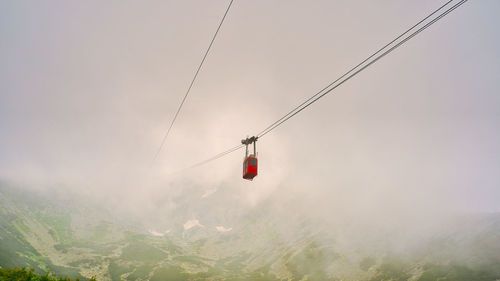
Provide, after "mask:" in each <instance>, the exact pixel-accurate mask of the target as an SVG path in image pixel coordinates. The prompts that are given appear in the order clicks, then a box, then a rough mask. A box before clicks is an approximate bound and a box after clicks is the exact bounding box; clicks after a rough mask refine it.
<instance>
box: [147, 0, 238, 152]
mask: <svg viewBox="0 0 500 281" xmlns="http://www.w3.org/2000/svg"><path fill="white" fill-rule="evenodd" d="M233 1H234V0H231V2H229V5H228V6H227V9H226V12H225V13H224V16H223V17H222V20H221V21H220V23H219V26H218V27H217V30H216V31H215V33H214V36H213V37H212V40H211V41H210V44H209V45H208V48H207V50H206V51H205V55H203V59H202V60H201V62H200V64H199V65H198V69H196V72H195V74H194V77H193V79H192V80H191V83H190V84H189V87H188V89H187V91H186V94H184V98H182V101H181V104H180V105H179V108H177V111H176V112H175V115H174V118H173V119H172V122H170V126H169V127H168V129H167V131H166V133H165V135H164V137H163V139H162V141H161V144H160V147H159V148H158V151H157V152H156V154H155V156H154V158H153V162H154V161H155V160H156V158H158V155H159V154H160V152H161V150H162V148H163V145H164V144H165V141H166V140H167V138H168V135H169V134H170V131H171V130H172V127H173V126H174V123H175V120H177V116H179V112H181V108H182V106H183V105H184V102H185V101H186V98H187V97H188V95H189V93H190V91H191V88H192V87H193V85H194V82H195V80H196V78H197V77H198V73H200V70H201V67H202V66H203V63H204V62H205V59H206V58H207V56H208V53H209V52H210V49H211V48H212V45H213V44H214V41H215V38H216V37H217V34H218V33H219V30H220V28H221V26H222V23H224V20H225V19H226V16H227V13H228V12H229V9H230V8H231V5H232V4H233Z"/></svg>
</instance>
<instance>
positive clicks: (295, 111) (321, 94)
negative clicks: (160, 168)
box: [186, 0, 468, 169]
mask: <svg viewBox="0 0 500 281" xmlns="http://www.w3.org/2000/svg"><path fill="white" fill-rule="evenodd" d="M452 1H454V0H450V1H448V2H447V3H445V4H444V5H443V6H441V7H440V8H438V9H437V10H435V11H434V12H432V13H431V14H430V15H429V16H427V17H425V18H424V19H423V20H421V21H419V22H418V23H417V24H415V25H414V26H412V27H411V28H410V29H408V30H407V31H405V32H404V33H402V34H401V35H399V36H398V37H397V38H396V39H394V40H392V41H391V42H390V43H388V44H386V45H385V46H384V47H382V48H381V49H379V50H378V51H377V52H375V53H374V54H372V55H371V56H369V57H368V58H367V59H365V60H363V61H362V62H361V63H359V64H358V65H356V66H355V67H354V68H352V69H351V70H349V71H348V72H346V73H345V74H344V75H342V76H341V77H339V78H338V79H336V80H335V81H334V82H332V83H330V84H329V85H328V86H327V87H325V88H323V89H322V90H321V91H319V92H318V93H316V94H315V95H313V96H312V97H310V98H309V99H307V100H306V101H304V102H303V103H302V104H300V105H299V106H297V107H295V108H294V109H293V110H291V111H290V112H288V113H287V114H285V115H284V116H283V117H281V118H280V119H278V120H277V121H275V122H274V123H272V124H271V125H269V126H268V127H267V128H266V129H264V130H262V131H261V132H260V133H259V134H257V135H256V136H257V137H258V138H261V137H263V136H265V135H266V134H268V133H269V132H271V131H272V130H274V129H275V128H277V127H278V126H280V125H281V124H283V123H284V122H286V121H287V120H289V119H290V118H292V117H293V116H295V115H297V114H298V113H299V112H301V111H302V110H304V109H306V108H307V107H309V106H310V105H311V104H313V103H315V102H316V101H318V100H319V99H321V98H322V97H324V96H325V95H327V94H328V93H330V92H331V91H333V90H334V89H336V88H337V87H339V86H340V85H342V84H344V83H345V82H347V81H348V80H350V79H351V78H353V77H354V76H356V75H357V74H359V73H360V72H361V71H363V70H365V69H366V68H368V67H369V66H371V65H372V64H374V63H375V62H377V61H378V60H380V59H381V58H383V57H385V56H386V55H388V54H389V53H391V52H392V51H394V50H395V49H397V48H398V47H400V46H401V45H403V44H404V43H406V42H407V41H408V40H410V39H411V38H413V37H415V36H416V35H417V34H419V33H420V32H422V31H424V30H425V29H427V28H428V27H429V26H431V25H433V24H434V23H436V22H437V21H439V20H440V19H442V18H443V17H444V16H446V15H448V14H449V13H450V12H452V11H453V10H455V9H456V8H458V7H460V6H461V5H463V4H464V3H465V2H467V1H468V0H461V1H459V2H458V3H456V4H455V5H453V6H452V7H451V8H449V9H447V10H446V11H444V12H443V13H441V14H440V15H439V16H437V17H435V18H434V19H432V20H431V21H430V22H428V23H426V24H425V25H424V26H422V27H421V28H419V29H417V30H416V31H415V32H413V33H411V34H410V35H408V36H407V37H405V38H404V39H403V40H401V41H400V42H398V43H397V44H396V45H394V46H392V47H391V48H389V49H388V50H386V51H385V52H383V53H382V54H380V55H378V56H377V57H375V58H374V59H373V60H371V61H370V62H368V63H367V64H366V65H364V66H363V67H361V68H359V69H358V70H356V71H355V72H353V71H354V70H355V69H357V68H358V67H359V66H361V65H363V64H364V63H365V62H367V61H368V60H370V59H371V58H373V57H374V56H376V55H377V54H378V53H380V52H381V51H382V50H384V49H385V48H387V47H388V46H389V45H391V44H393V43H394V42H396V41H397V40H398V39H400V38H401V37H403V36H404V35H406V34H407V33H408V32H410V31H411V30H413V29H414V28H415V27H417V26H418V25H420V24H421V23H423V22H424V21H426V20H427V19H429V18H430V17H431V16H432V15H434V14H435V13H436V12H438V11H439V10H441V9H442V8H444V7H445V6H447V5H448V4H449V3H451V2H452ZM351 72H353V73H352V74H350V75H349V73H351ZM347 75H349V76H347ZM346 76H347V77H346ZM344 77H346V78H345V79H343V80H342V81H340V80H341V79H342V78H344ZM338 81H340V82H339V83H338V84H336V85H335V86H333V85H334V84H335V83H336V82H338ZM332 86H333V87H332ZM330 87H331V88H330ZM327 89H328V90H327ZM325 90H326V91H325ZM243 147H244V145H238V146H235V147H233V148H230V149H228V150H226V151H224V152H221V153H219V154H217V155H215V156H213V157H211V158H208V159H206V160H204V161H201V162H198V163H197V164H194V165H192V166H190V167H188V168H186V169H190V168H194V167H198V166H201V165H204V164H206V163H208V162H211V161H213V160H216V159H219V158H221V157H223V156H225V155H227V154H229V153H232V152H234V151H236V150H239V149H240V148H243Z"/></svg>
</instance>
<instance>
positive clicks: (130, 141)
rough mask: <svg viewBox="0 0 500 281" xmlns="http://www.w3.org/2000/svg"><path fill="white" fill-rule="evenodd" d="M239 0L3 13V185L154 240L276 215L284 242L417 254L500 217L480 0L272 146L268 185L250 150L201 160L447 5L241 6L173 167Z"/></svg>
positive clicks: (52, 5)
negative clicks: (308, 237) (64, 198)
mask: <svg viewBox="0 0 500 281" xmlns="http://www.w3.org/2000/svg"><path fill="white" fill-rule="evenodd" d="M226 2H227V1H219V0H217V1H205V2H203V1H162V2H149V3H144V2H141V3H135V2H133V1H127V2H120V3H118V2H108V3H103V2H98V1H85V2H78V3H74V2H73V3H68V2H60V1H49V2H44V3H33V2H31V3H26V2H3V3H1V4H0V42H1V43H0V65H1V66H0V179H1V180H2V182H6V183H9V184H12V185H14V186H16V188H19V189H26V190H33V189H35V190H38V192H41V193H44V192H45V193H46V194H53V193H62V194H69V195H68V196H70V195H71V196H72V197H74V198H78V199H75V200H80V201H89V202H94V203H95V204H96V205H98V206H100V208H103V209H107V210H110V211H112V212H113V213H114V214H116V215H117V216H119V217H121V218H123V219H125V220H130V221H134V222H137V224H138V225H141V227H142V228H143V229H144V230H147V229H153V230H155V231H165V230H168V229H173V228H175V227H178V228H182V226H183V225H184V224H185V223H186V222H188V221H192V222H191V223H195V222H194V221H195V220H197V221H198V223H199V224H201V225H203V226H204V227H207V228H208V227H212V228H213V227H219V228H218V230H227V229H229V228H232V227H235V226H236V225H237V223H238V222H240V223H241V222H242V221H243V220H245V219H246V218H248V216H257V215H256V214H259V212H261V211H262V210H264V211H262V212H266V214H268V215H259V216H260V217H267V218H269V219H270V220H272V221H280V222H281V223H280V224H277V225H276V229H277V231H278V232H280V233H281V234H282V235H283V236H286V235H287V232H288V231H289V227H291V226H290V225H294V224H296V223H298V222H299V221H302V220H305V221H307V222H308V223H309V224H310V227H311V230H312V231H313V232H314V231H317V232H320V230H321V231H325V233H336V234H337V236H336V237H337V239H338V241H340V242H339V243H341V244H342V243H345V244H346V245H347V244H356V245H357V246H356V247H358V246H359V247H360V248H362V246H363V245H368V244H370V245H372V246H373V245H375V244H377V245H379V244H380V245H381V246H380V247H382V248H383V247H386V248H391V249H392V250H394V251H401V252H404V251H406V250H407V249H408V248H410V247H413V246H414V245H417V244H419V243H420V242H422V241H424V240H425V239H427V238H429V237H431V236H432V235H434V234H435V233H438V232H440V231H443V229H446V227H447V224H446V223H448V222H450V221H452V220H453V218H454V217H455V216H456V215H457V214H477V213H497V212H499V211H500V208H499V207H500V205H499V204H498V202H500V189H499V188H498V186H499V182H500V158H499V157H498V156H499V155H500V146H499V145H498V144H499V143H500V130H499V128H500V107H499V105H500V97H499V95H498V89H499V81H500V80H499V79H498V78H499V74H500V61H499V58H500V57H499V56H498V50H499V49H500V40H499V38H500V37H499V36H498V26H499V24H500V22H499V21H500V20H499V18H498V17H497V13H496V11H498V10H499V9H500V2H498V1H494V0H484V1H469V2H468V3H466V4H465V5H463V7H461V8H459V9H457V10H456V11H454V12H453V13H451V14H450V15H449V16H447V17H445V18H444V19H443V20H442V21H440V22H439V23H437V24H435V25H434V26H432V27H431V28H429V29H428V30H426V31H425V32H423V33H422V34H420V35H418V36H417V37H415V38H414V39H412V40H410V41H409V42H408V43H407V44H405V45H404V46H403V47H401V48H400V49H398V50H397V51H395V52H393V53H391V54H390V55H389V56H387V57H385V58H383V59H382V60H380V61H379V62H377V63H376V64H374V65H373V66H372V67H370V68H368V69H367V70H366V71H363V72H362V73H360V74H359V75H358V76H356V77H355V78H353V79H352V80H350V81H349V82H348V83H345V84H344V85H342V86H341V87H339V88H338V89H336V90H335V91H334V92H332V93H331V94H330V95H328V96H326V97H325V98H324V99H322V100H320V101H319V102H318V103H316V104H314V105H312V106H311V107H309V108H308V109H307V110H305V111H303V112H302V113H300V114H298V115H297V116H295V117H294V118H292V119H290V120H289V121H288V122H286V123H284V124H283V125H282V126H280V127H279V128H277V129H276V130H275V131H273V132H272V133H270V134H268V135H266V136H265V137H263V138H262V139H260V140H259V141H258V142H257V150H258V157H259V175H258V176H257V177H256V178H255V180H254V181H251V182H249V181H244V180H243V179H241V165H242V160H243V156H244V150H243V149H242V150H239V151H237V152H233V153H231V154H229V155H227V156H225V157H223V158H220V159H218V160H216V161H212V162H209V163H207V164H205V165H202V166H199V167H196V168H188V167H190V166H191V165H193V164H195V163H198V162H200V161H203V160H205V159H207V158H210V157H212V156H213V155H216V154H217V153H219V152H222V151H224V150H226V149H228V148H231V147H233V146H235V145H238V144H239V143H240V140H241V139H243V138H245V137H247V136H252V135H254V134H255V133H256V132H259V131H260V130H261V129H264V128H265V127H267V125H269V124H271V123H272V122H274V121H275V120H277V119H279V118H280V117H281V116H283V115H284V114H286V113H287V112H288V111H289V110H290V109H292V108H293V107H294V106H296V105H297V104H300V103H301V102H302V101H303V100H305V99H307V98H308V97H310V96H311V95H313V94H315V93H316V92H317V91H318V90H320V89H321V88H323V87H324V86H326V85H328V84H329V83H330V82H331V81H333V80H335V79H336V78H337V77H339V76H340V75H342V74H343V73H344V72H346V71H347V70H348V69H349V68H351V67H352V66H354V65H356V64H357V63H358V62H360V61H361V60H363V59H364V58H365V57H366V56H368V55H369V54H371V53H372V52H374V51H375V50H377V49H378V48H379V47H381V46H383V45H384V44H385V43H387V42H389V41H390V40H392V39H393V38H394V37H395V36H397V35H398V34H400V33H401V32H402V31H404V30H405V29H407V28H408V27H410V26H411V25H413V24H414V23H416V22H417V21H419V20H420V19H421V18H423V17H424V16H425V15H427V14H428V13H429V12H431V11H432V10H434V9H435V8H437V7H438V6H439V5H442V3H444V2H443V1H430V0H425V1H370V2H369V3H368V2H359V3H354V2H352V1H335V2H332V1H315V2H310V1H272V2H269V1H235V3H234V7H232V10H231V12H230V13H229V14H228V17H227V19H226V22H225V23H224V25H223V27H222V29H221V31H220V34H219V35H218V38H217V40H216V42H215V44H214V46H213V50H211V52H210V54H209V56H208V58H207V61H206V62H205V65H204V66H203V68H202V70H201V72H200V74H199V77H198V80H197V81H196V83H195V85H194V87H193V89H192V91H191V94H190V96H189V97H188V99H187V101H186V104H185V106H184V107H183V109H182V111H181V113H180V115H179V118H178V120H177V122H176V123H175V125H174V127H173V130H172V132H171V134H170V136H169V138H168V139H167V141H166V143H165V146H164V147H163V149H162V151H161V152H160V154H159V157H158V158H157V159H154V155H155V153H156V151H157V150H158V148H159V146H160V142H161V140H162V138H163V135H164V134H165V131H166V129H167V128H168V125H169V122H170V120H171V118H173V115H174V113H175V111H176V109H177V107H178V105H179V103H180V102H181V99H182V96H183V94H184V93H185V90H186V89H187V86H188V83H189V82H190V79H191V78H192V75H193V74H194V71H195V69H196V67H197V65H198V63H199V61H200V59H201V57H202V52H203V50H205V48H206V47H207V44H208V43H209V40H210V39H211V36H212V34H213V32H214V31H215V27H216V26H217V24H218V22H219V21H220V16H221V15H222V13H223V11H224V9H225V7H226V5H227V3H226ZM186 168H188V169H186ZM221 208H222V209H221ZM259 216H258V217H259ZM220 227H222V228H220ZM184 228H186V227H185V226H184ZM396 230H397V231H396ZM396 232H397V233H396ZM389 241H391V242H389ZM388 244H389V245H388ZM346 247H347V246H346ZM373 247H375V246H373Z"/></svg>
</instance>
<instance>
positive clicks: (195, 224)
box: [184, 219, 204, 230]
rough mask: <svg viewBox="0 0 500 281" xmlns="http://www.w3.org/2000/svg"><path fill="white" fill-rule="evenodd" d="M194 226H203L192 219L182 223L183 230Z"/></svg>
mask: <svg viewBox="0 0 500 281" xmlns="http://www.w3.org/2000/svg"><path fill="white" fill-rule="evenodd" d="M195 226H199V227H204V225H202V224H201V223H200V221H199V220H197V219H193V220H188V221H186V223H184V230H188V229H191V228H193V227H195Z"/></svg>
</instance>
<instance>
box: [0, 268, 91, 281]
mask: <svg viewBox="0 0 500 281" xmlns="http://www.w3.org/2000/svg"><path fill="white" fill-rule="evenodd" d="M0 280H1V281H72V280H73V279H71V278H69V277H57V276H56V275H55V274H51V273H50V272H46V273H45V274H36V273H35V272H34V269H33V268H32V269H29V270H27V269H26V268H17V267H16V268H6V269H4V268H0ZM74 280H80V279H79V278H76V279H74ZM85 280H89V281H96V279H95V278H94V277H92V278H90V279H85Z"/></svg>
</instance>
